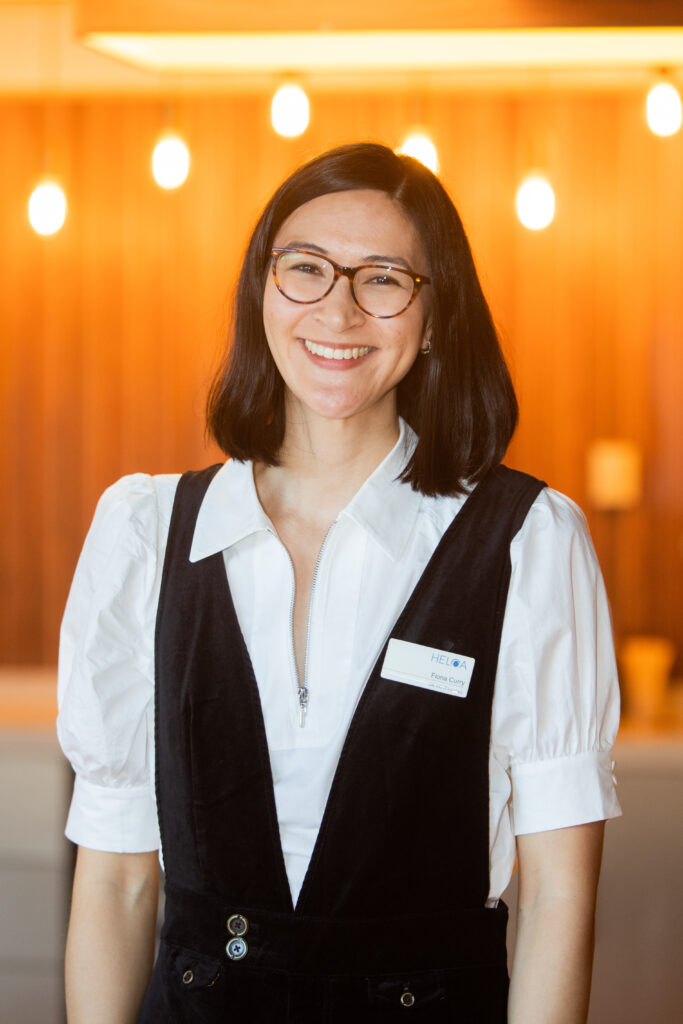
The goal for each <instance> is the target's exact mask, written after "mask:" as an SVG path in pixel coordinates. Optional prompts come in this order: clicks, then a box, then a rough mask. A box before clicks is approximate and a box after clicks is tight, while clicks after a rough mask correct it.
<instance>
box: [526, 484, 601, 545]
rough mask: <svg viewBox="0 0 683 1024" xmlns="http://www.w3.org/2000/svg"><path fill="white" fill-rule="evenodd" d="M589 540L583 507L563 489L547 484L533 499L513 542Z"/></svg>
mask: <svg viewBox="0 0 683 1024" xmlns="http://www.w3.org/2000/svg"><path fill="white" fill-rule="evenodd" d="M576 540H578V541H590V533H589V530H588V524H587V522H586V517H585V515H584V514H583V512H582V510H581V509H580V508H579V506H578V505H577V504H576V502H574V501H572V499H571V498H569V497H567V495H566V494H562V493H561V492H560V491H556V490H553V488H551V487H544V488H543V490H542V491H541V492H540V493H539V495H538V496H537V498H536V499H535V501H534V502H533V504H532V506H531V508H530V509H529V512H528V514H527V516H526V519H525V520H524V523H523V524H522V527H521V529H520V530H519V533H518V534H517V536H516V537H515V538H514V540H513V546H514V545H515V544H517V545H518V546H522V545H529V544H533V543H534V542H538V543H543V542H544V541H546V542H547V541H549V542H551V543H556V542H560V543H571V542H572V541H576Z"/></svg>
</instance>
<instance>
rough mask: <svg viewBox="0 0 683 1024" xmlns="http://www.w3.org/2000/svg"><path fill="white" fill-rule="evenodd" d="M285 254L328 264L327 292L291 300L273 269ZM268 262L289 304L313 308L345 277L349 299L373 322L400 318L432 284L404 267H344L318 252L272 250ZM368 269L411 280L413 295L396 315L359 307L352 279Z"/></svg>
mask: <svg viewBox="0 0 683 1024" xmlns="http://www.w3.org/2000/svg"><path fill="white" fill-rule="evenodd" d="M287 252H292V253H301V255H302V256H315V257H316V259H319V260H324V261H325V262H326V263H329V264H330V266H331V267H332V269H333V270H334V277H333V278H332V283H331V284H330V287H329V288H328V289H327V291H326V292H323V294H322V295H320V296H319V297H318V298H317V299H293V298H292V297H291V296H290V295H287V294H286V292H284V291H283V290H282V287H281V285H280V282H279V281H278V279H277V272H276V269H275V268H276V266H277V261H278V258H279V257H280V256H282V255H283V254H284V253H287ZM270 261H271V269H272V271H273V280H274V281H275V287H276V288H277V290H278V291H279V293H280V295H283V296H284V297H285V298H286V299H288V300H289V301H290V302H296V303H297V305H300V306H313V305H315V303H316V302H322V300H323V299H325V298H327V296H328V295H329V294H330V292H331V291H332V289H333V288H334V286H335V285H336V283H337V281H338V280H339V278H340V277H346V278H347V279H348V282H349V284H350V285H351V298H352V299H353V301H354V302H355V303H356V305H357V306H358V308H359V309H360V310H361V312H363V313H365V315H366V316H371V317H374V318H375V320H393V318H394V317H395V316H400V315H401V314H402V313H405V311H406V310H407V309H408V308H409V307H410V306H412V304H413V302H414V301H415V299H416V298H417V296H418V294H419V292H420V289H421V288H422V285H423V284H431V283H432V282H431V278H429V277H427V275H426V274H416V273H414V272H413V271H412V270H408V269H407V268H406V267H397V266H394V265H393V264H391V263H360V264H359V265H358V266H357V267H344V266H342V265H341V264H340V263H335V261H334V260H331V259H330V257H329V256H323V255H322V253H319V252H311V251H310V249H288V248H273V249H271V250H270ZM370 268H374V269H376V270H400V271H401V273H402V274H407V275H408V277H411V278H412V280H413V294H412V295H411V296H410V298H409V299H408V302H407V303H406V304H405V306H404V307H403V309H399V311H398V313H384V314H382V313H371V312H370V311H369V310H367V309H364V307H363V306H361V304H360V302H359V301H358V299H357V298H356V292H355V290H354V287H353V279H354V277H355V276H356V274H357V273H358V271H359V270H367V269H370Z"/></svg>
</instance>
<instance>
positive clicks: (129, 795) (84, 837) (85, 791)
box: [65, 776, 160, 853]
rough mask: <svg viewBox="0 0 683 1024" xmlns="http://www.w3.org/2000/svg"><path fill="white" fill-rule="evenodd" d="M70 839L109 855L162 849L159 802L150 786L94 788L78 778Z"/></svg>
mask: <svg viewBox="0 0 683 1024" xmlns="http://www.w3.org/2000/svg"><path fill="white" fill-rule="evenodd" d="M65 834H66V837H67V839H70V840H71V842H72V843H77V844H78V845H79V846H85V847H87V848H88V849H91V850H104V851H105V852H107V853H146V852H148V851H150V850H158V849H159V845H160V844H159V826H158V823H157V811H156V801H155V799H154V793H153V792H152V790H151V789H150V787H149V786H130V787H120V788H113V787H107V786H95V785H93V784H92V783H91V782H86V781H85V780H84V779H81V778H79V777H78V776H76V783H75V785H74V792H73V797H72V799H71V808H70V810H69V817H68V820H67V823H66V829H65Z"/></svg>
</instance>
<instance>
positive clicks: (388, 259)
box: [284, 240, 411, 270]
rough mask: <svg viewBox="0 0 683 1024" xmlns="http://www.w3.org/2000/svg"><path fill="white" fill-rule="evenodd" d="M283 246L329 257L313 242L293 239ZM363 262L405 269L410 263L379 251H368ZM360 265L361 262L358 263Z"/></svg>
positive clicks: (408, 268)
mask: <svg viewBox="0 0 683 1024" xmlns="http://www.w3.org/2000/svg"><path fill="white" fill-rule="evenodd" d="M284 248H286V249H308V250H309V252H319V253H320V255H321V256H327V257H329V253H328V251H327V249H323V248H322V246H320V245H316V244H315V242H299V241H296V240H293V241H291V242H289V243H288V244H287V245H286V246H285V247H284ZM363 263H388V264H389V265H391V266H399V267H405V268H406V270H410V269H411V267H410V264H409V263H408V262H407V261H406V260H404V259H403V257H402V256H386V255H383V254H381V253H376V252H373V253H370V254H369V255H368V256H365V257H364V259H363ZM360 265H361V266H362V265H363V264H360Z"/></svg>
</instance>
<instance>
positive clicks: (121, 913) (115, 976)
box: [66, 846, 159, 1024]
mask: <svg viewBox="0 0 683 1024" xmlns="http://www.w3.org/2000/svg"><path fill="white" fill-rule="evenodd" d="M158 875H159V868H158V860H157V853H156V851H152V852H150V853H102V852H100V851H97V850H89V849H86V848H84V847H82V846H81V847H79V849H78V860H77V862H76V874H75V877H74V888H73V899H72V904H71V918H70V921H69V934H68V939H67V947H66V1004H67V1018H68V1021H69V1024H133V1022H134V1021H135V1020H136V1019H137V1015H138V1011H139V1009H140V1003H141V1001H142V997H143V994H144V991H145V988H146V986H147V981H148V980H149V975H150V972H151V970H152V962H153V959H154V934H155V924H156V915H157V895H158Z"/></svg>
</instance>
